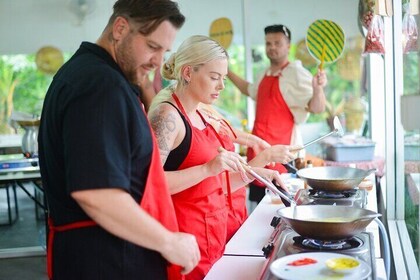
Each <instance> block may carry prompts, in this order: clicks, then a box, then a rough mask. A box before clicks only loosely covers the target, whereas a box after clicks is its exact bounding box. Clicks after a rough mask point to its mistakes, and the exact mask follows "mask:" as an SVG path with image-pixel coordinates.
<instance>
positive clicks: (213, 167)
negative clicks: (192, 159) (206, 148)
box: [205, 147, 246, 176]
mask: <svg viewBox="0 0 420 280" xmlns="http://www.w3.org/2000/svg"><path fill="white" fill-rule="evenodd" d="M243 164H246V161H245V160H244V159H243V158H242V157H241V156H240V155H239V154H237V153H235V152H229V151H226V150H225V149H223V148H222V147H220V148H219V154H218V155H217V156H216V157H214V158H213V159H212V160H211V161H209V162H208V163H206V164H205V166H206V168H207V169H208V172H209V174H210V176H216V175H218V174H220V173H221V172H223V171H229V172H245V169H244V168H243V166H242V165H243Z"/></svg>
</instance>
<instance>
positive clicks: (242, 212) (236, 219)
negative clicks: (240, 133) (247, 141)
mask: <svg viewBox="0 0 420 280" xmlns="http://www.w3.org/2000/svg"><path fill="white" fill-rule="evenodd" d="M226 125H227V126H228V128H229V129H230V130H231V132H232V134H233V136H234V137H235V138H236V135H235V132H233V129H232V128H231V127H230V125H229V124H228V123H226ZM220 140H221V141H222V143H223V147H224V148H225V149H226V150H228V151H231V152H234V151H235V146H234V145H233V141H232V139H231V138H230V137H229V136H228V135H225V134H221V135H220ZM231 203H232V205H230V204H229V199H227V200H226V207H227V208H228V219H227V233H226V242H228V241H229V240H230V239H231V238H232V236H233V235H234V234H235V233H236V232H237V231H238V229H239V228H240V227H241V225H242V224H243V223H244V222H245V220H246V218H247V217H248V210H247V209H246V189H245V188H240V189H238V190H236V191H234V192H233V193H232V194H231Z"/></svg>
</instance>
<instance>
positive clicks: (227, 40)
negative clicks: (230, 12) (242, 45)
mask: <svg viewBox="0 0 420 280" xmlns="http://www.w3.org/2000/svg"><path fill="white" fill-rule="evenodd" d="M209 33H210V34H209V36H210V38H212V39H213V40H215V41H217V42H219V44H220V45H221V46H222V47H223V48H225V49H227V48H229V46H230V44H231V43H232V38H233V28H232V22H231V21H230V20H229V19H228V18H226V17H222V18H218V19H216V20H214V21H213V22H212V23H211V25H210V32H209Z"/></svg>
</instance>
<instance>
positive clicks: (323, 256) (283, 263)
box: [270, 252, 372, 280]
mask: <svg viewBox="0 0 420 280" xmlns="http://www.w3.org/2000/svg"><path fill="white" fill-rule="evenodd" d="M343 257H346V258H349V257H350V258H351V256H348V255H343V254H337V253H323V252H319V253H300V254H294V255H289V256H285V257H282V258H279V259H277V260H275V261H274V262H273V263H272V264H271V265H270V270H271V272H272V273H273V274H274V275H275V276H276V277H278V278H280V279H283V280H301V279H305V280H319V279H324V280H327V279H331V280H332V279H340V280H350V279H354V280H360V279H365V278H367V277H368V276H369V275H370V273H371V272H372V269H371V268H370V267H369V265H368V264H367V263H366V262H364V261H362V260H359V259H358V261H359V262H360V267H359V268H358V269H357V270H356V271H354V272H353V273H351V274H343V273H338V272H333V271H332V270H330V269H328V267H327V266H326V265H325V261H326V260H328V259H331V258H343ZM303 258H311V259H314V260H316V261H317V262H316V263H314V264H308V265H301V266H292V265H288V264H289V263H291V262H293V261H296V260H300V259H303Z"/></svg>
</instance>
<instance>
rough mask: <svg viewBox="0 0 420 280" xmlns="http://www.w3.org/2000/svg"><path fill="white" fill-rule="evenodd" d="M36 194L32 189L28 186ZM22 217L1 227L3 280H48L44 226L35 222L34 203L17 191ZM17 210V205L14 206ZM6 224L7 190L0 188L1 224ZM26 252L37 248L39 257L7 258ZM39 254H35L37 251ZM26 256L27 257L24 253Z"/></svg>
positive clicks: (0, 257)
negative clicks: (43, 249) (14, 253)
mask: <svg viewBox="0 0 420 280" xmlns="http://www.w3.org/2000/svg"><path fill="white" fill-rule="evenodd" d="M26 186H27V189H28V190H29V191H31V192H33V187H32V186H30V185H26ZM16 193H17V198H18V210H19V211H18V212H19V216H18V217H17V220H16V221H15V222H14V223H13V224H12V225H2V226H0V280H46V279H47V276H46V262H45V256H39V254H40V253H41V254H43V251H42V249H41V248H40V247H39V246H44V247H45V223H44V220H43V219H42V216H40V217H38V218H36V215H35V203H34V202H33V201H32V200H31V199H30V198H29V196H27V195H26V194H25V193H24V192H23V191H22V190H21V189H20V188H19V187H17V189H16ZM12 207H14V205H12ZM6 221H7V200H6V191H5V189H2V188H0V223H4V222H6ZM25 248H31V249H33V248H38V253H36V254H37V255H38V256H34V257H13V258H7V257H5V256H7V255H10V252H12V254H13V252H15V251H19V252H25V251H26V249H25ZM35 251H36V250H35ZM23 254H25V253H23Z"/></svg>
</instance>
